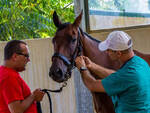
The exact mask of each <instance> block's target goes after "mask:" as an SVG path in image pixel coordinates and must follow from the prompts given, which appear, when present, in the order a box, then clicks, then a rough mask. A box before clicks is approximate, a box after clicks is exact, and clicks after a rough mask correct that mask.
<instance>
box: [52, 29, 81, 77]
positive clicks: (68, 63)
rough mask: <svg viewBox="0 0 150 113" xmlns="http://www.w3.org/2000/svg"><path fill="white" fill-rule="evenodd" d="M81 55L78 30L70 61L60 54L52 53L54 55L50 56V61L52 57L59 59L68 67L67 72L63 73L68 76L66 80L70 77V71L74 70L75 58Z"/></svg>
mask: <svg viewBox="0 0 150 113" xmlns="http://www.w3.org/2000/svg"><path fill="white" fill-rule="evenodd" d="M81 53H82V42H81V38H80V28H79V29H78V37H77V46H76V48H75V50H74V52H73V55H72V57H71V60H68V58H67V57H66V56H64V55H62V54H60V53H57V52H56V53H54V55H53V56H52V59H53V58H54V57H58V58H60V59H61V60H62V61H63V62H64V64H65V65H66V66H67V67H68V69H67V72H66V73H65V74H66V75H69V76H68V78H70V77H71V72H72V70H73V69H74V68H75V58H76V57H77V56H80V55H81Z"/></svg>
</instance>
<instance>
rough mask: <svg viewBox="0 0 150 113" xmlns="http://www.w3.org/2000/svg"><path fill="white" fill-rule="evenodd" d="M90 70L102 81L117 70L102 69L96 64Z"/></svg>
mask: <svg viewBox="0 0 150 113" xmlns="http://www.w3.org/2000/svg"><path fill="white" fill-rule="evenodd" d="M89 70H90V71H91V72H92V73H94V74H95V75H97V76H99V77H100V78H102V79H103V78H105V77H107V76H108V75H110V74H112V73H114V72H115V70H112V69H108V68H105V67H102V66H100V65H97V64H95V63H93V64H92V66H91V67H90V68H89Z"/></svg>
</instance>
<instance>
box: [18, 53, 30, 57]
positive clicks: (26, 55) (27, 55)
mask: <svg viewBox="0 0 150 113" xmlns="http://www.w3.org/2000/svg"><path fill="white" fill-rule="evenodd" d="M17 54H18V55H23V56H25V57H26V58H29V54H23V53H17Z"/></svg>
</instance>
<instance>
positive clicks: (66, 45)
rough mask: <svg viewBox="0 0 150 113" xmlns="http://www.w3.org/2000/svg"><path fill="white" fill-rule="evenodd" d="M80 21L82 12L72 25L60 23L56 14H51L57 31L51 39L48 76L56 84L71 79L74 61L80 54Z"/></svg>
mask: <svg viewBox="0 0 150 113" xmlns="http://www.w3.org/2000/svg"><path fill="white" fill-rule="evenodd" d="M81 19H82V12H81V13H80V15H79V16H78V17H77V18H76V19H75V21H74V22H73V24H70V23H62V22H61V21H60V19H59V17H58V15H57V13H56V12H54V13H53V22H54V24H55V26H56V27H57V31H56V33H55V36H54V38H53V39H52V43H53V46H54V55H53V56H52V65H51V67H50V71H49V76H50V77H51V78H52V79H53V80H54V81H56V82H59V83H60V82H64V81H67V80H68V79H69V78H70V77H71V71H72V69H73V67H74V65H75V64H74V63H75V62H74V60H75V58H76V57H77V56H78V55H79V54H80V50H79V47H80V33H79V32H80V30H79V25H80V22H81Z"/></svg>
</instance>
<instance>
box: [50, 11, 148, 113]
mask: <svg viewBox="0 0 150 113" xmlns="http://www.w3.org/2000/svg"><path fill="white" fill-rule="evenodd" d="M81 19H82V12H81V14H80V15H79V16H78V17H77V18H76V19H75V21H74V23H73V24H70V23H64V24H62V23H61V21H60V20H59V18H58V16H57V14H56V12H54V14H53V21H54V24H55V26H56V27H57V28H58V29H57V31H56V34H55V36H54V38H53V45H54V55H53V57H52V65H51V68H50V72H49V76H50V77H51V78H52V79H53V80H55V81H57V82H64V81H67V80H68V78H70V76H71V71H72V69H73V68H74V60H75V58H76V57H77V56H78V55H80V54H83V55H85V56H87V57H89V58H90V59H91V60H92V61H93V62H95V63H97V64H100V65H102V66H104V67H107V68H110V69H115V70H117V69H119V67H120V64H119V62H114V61H111V59H110V58H109V56H108V55H107V53H106V52H101V51H99V50H98V44H99V43H100V41H98V40H96V39H94V38H92V37H91V36H89V35H88V34H86V33H84V32H83V31H82V30H81V29H80V28H79V24H80V22H81ZM135 54H137V55H138V56H140V57H142V58H144V59H145V60H146V61H147V62H148V63H149V64H150V55H148V54H142V53H140V52H138V51H135ZM93 76H94V75H93ZM94 77H96V76H94ZM96 78H97V77H96ZM97 79H100V78H97ZM92 96H93V100H94V105H95V110H96V112H97V113H115V112H114V108H113V104H112V101H111V98H110V97H109V96H107V94H105V93H96V92H92Z"/></svg>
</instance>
